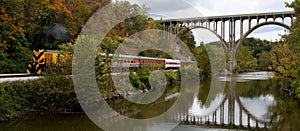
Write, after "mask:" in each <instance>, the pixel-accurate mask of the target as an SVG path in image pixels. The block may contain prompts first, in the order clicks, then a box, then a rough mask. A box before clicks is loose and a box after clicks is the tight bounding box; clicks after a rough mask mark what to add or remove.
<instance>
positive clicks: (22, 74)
mask: <svg viewBox="0 0 300 131" xmlns="http://www.w3.org/2000/svg"><path fill="white" fill-rule="evenodd" d="M30 76H32V75H28V74H27V73H16V74H0V78H11V77H30Z"/></svg>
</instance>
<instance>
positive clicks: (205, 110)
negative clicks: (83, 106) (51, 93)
mask: <svg viewBox="0 0 300 131" xmlns="http://www.w3.org/2000/svg"><path fill="white" fill-rule="evenodd" d="M271 75H272V74H270V73H267V72H255V73H243V74H239V75H238V76H235V77H218V79H217V80H216V81H213V82H211V80H205V81H201V85H200V88H199V92H191V93H190V96H192V97H193V99H192V101H189V102H186V104H187V106H188V107H189V108H188V109H187V110H186V111H183V112H184V113H183V112H178V113H174V115H173V116H172V118H170V119H172V120H174V121H181V124H179V125H178V126H176V127H175V128H174V129H173V130H174V131H181V130H185V131H196V130H209V131H210V130H216V131H219V130H252V129H258V130H300V126H299V123H300V107H299V105H297V104H296V103H295V102H294V101H292V100H291V99H289V98H287V97H285V96H284V95H281V94H280V92H278V91H277V89H276V88H275V87H274V83H273V82H272V81H271V80H268V78H270V76H271ZM222 84H224V85H225V88H222V87H220V88H219V87H218V88H219V90H218V91H215V92H214V91H212V90H210V89H211V87H217V86H220V85H222ZM179 89H180V88H179V86H176V85H175V86H172V87H169V88H168V89H167V91H166V93H165V94H164V95H163V97H161V98H160V99H159V100H158V101H157V102H154V103H151V104H148V105H146V106H141V105H136V104H131V103H129V102H128V101H125V100H117V101H115V102H113V103H110V105H111V107H112V108H114V109H116V110H118V111H119V112H120V113H121V114H122V115H127V116H130V117H132V118H136V119H144V118H151V117H154V116H158V115H160V114H161V113H164V112H165V111H166V110H168V109H169V108H170V107H172V105H173V103H174V102H175V101H176V99H177V97H178V96H179V94H178V93H177V92H178V91H179ZM211 92H213V93H211ZM124 107H125V108H124ZM112 117H114V116H112ZM114 119H115V118H114ZM116 123H117V122H116ZM168 126H170V123H168V124H163V123H160V124H150V125H148V127H147V128H144V129H145V130H155V131H159V130H163V129H165V128H166V127H168ZM0 130H1V131H6V130H18V131H19V130H22V131H41V130H49V131H52V130H55V131H56V130H59V131H60V130H64V131H69V130H72V131H75V130H76V131H77V130H78V131H82V130H89V131H93V130H95V131H96V130H101V129H100V128H98V127H97V126H96V125H95V124H94V123H93V122H92V121H91V120H90V119H89V118H88V117H87V116H86V115H85V114H83V113H81V114H64V115H62V114H55V115H33V116H28V117H27V118H26V119H24V120H17V121H12V122H7V123H3V124H0Z"/></svg>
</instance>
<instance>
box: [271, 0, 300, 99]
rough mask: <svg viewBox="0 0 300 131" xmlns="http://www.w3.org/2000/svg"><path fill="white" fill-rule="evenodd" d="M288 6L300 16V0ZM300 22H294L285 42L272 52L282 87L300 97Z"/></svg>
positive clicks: (276, 78) (274, 69) (291, 94)
mask: <svg viewBox="0 0 300 131" xmlns="http://www.w3.org/2000/svg"><path fill="white" fill-rule="evenodd" d="M286 4H287V6H288V7H291V8H293V9H294V10H295V14H296V18H300V0H295V1H294V2H292V3H291V4H288V3H286ZM299 29H300V22H299V21H296V22H294V23H293V24H292V27H291V30H290V35H287V36H285V37H284V38H285V42H284V43H283V44H280V45H279V46H277V47H276V48H275V49H274V50H273V51H272V53H271V57H272V66H271V68H272V70H273V71H274V72H275V78H274V79H275V80H277V81H278V82H279V85H280V89H281V90H283V91H285V92H287V93H288V95H289V96H291V97H300V95H299V94H300V77H299V76H300V59H299V58H300V53H299V49H300V41H299V40H300V37H299V36H300V33H299Z"/></svg>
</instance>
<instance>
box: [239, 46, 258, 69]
mask: <svg viewBox="0 0 300 131" xmlns="http://www.w3.org/2000/svg"><path fill="white" fill-rule="evenodd" d="M257 67H258V65H257V59H256V58H255V57H253V56H252V55H251V51H249V49H248V48H246V47H244V46H241V47H240V51H239V53H238V58H237V67H236V71H238V72H242V71H253V70H256V69H257Z"/></svg>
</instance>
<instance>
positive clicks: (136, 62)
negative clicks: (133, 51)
mask: <svg viewBox="0 0 300 131" xmlns="http://www.w3.org/2000/svg"><path fill="white" fill-rule="evenodd" d="M108 55H109V58H110V59H112V57H113V56H114V55H113V54H108ZM100 56H101V58H102V59H101V63H103V62H104V61H105V59H104V58H105V57H106V54H105V53H101V54H100ZM183 64H186V62H184V61H181V60H176V59H167V58H154V57H145V56H131V55H116V56H115V59H114V60H113V61H111V67H120V66H122V67H123V68H131V67H137V68H140V67H143V66H151V65H155V66H161V67H163V68H164V69H178V68H180V67H181V66H182V65H183Z"/></svg>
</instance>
